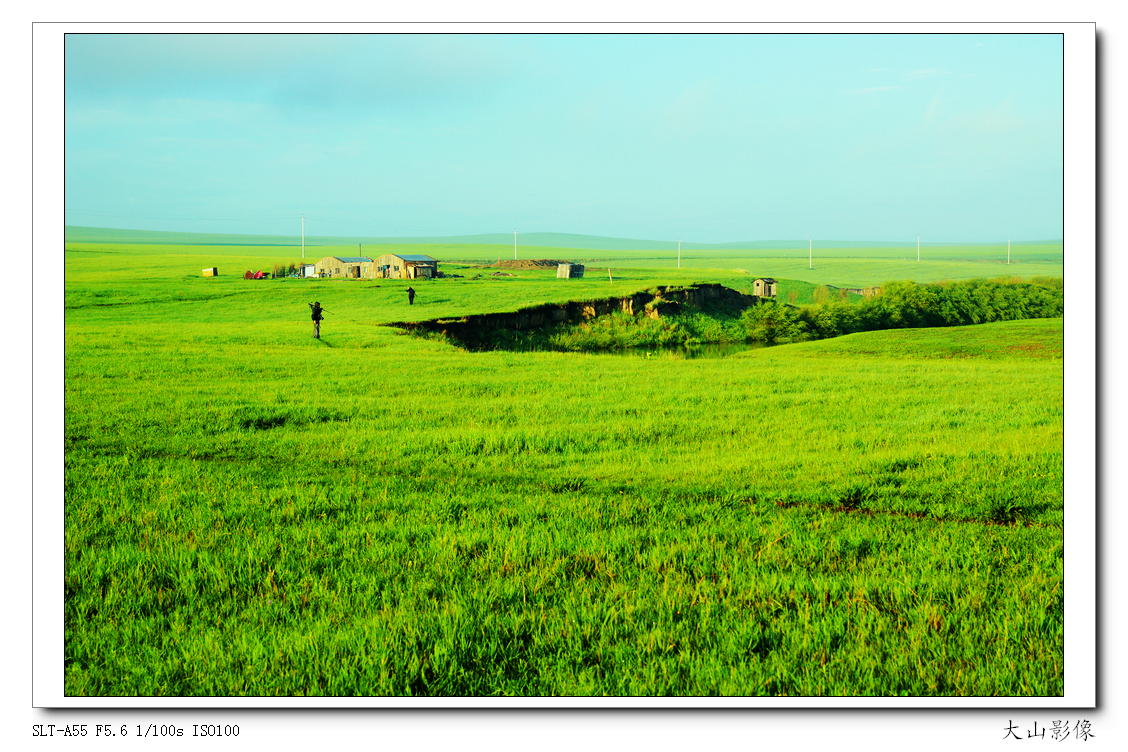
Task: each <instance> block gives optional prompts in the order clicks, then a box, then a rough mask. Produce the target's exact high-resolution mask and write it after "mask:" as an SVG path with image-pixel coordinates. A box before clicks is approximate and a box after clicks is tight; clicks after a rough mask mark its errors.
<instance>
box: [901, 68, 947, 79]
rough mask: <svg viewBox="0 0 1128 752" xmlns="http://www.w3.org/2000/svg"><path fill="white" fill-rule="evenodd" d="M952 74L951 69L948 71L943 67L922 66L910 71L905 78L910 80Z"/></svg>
mask: <svg viewBox="0 0 1128 752" xmlns="http://www.w3.org/2000/svg"><path fill="white" fill-rule="evenodd" d="M947 75H951V71H946V70H943V69H941V68H921V69H920V70H915V71H909V72H908V73H906V74H905V78H907V79H909V80H910V81H912V80H916V79H918V78H932V77H934V76H947Z"/></svg>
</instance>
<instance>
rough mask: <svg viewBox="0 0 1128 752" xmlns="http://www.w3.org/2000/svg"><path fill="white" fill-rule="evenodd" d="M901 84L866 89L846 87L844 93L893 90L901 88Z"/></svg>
mask: <svg viewBox="0 0 1128 752" xmlns="http://www.w3.org/2000/svg"><path fill="white" fill-rule="evenodd" d="M903 88H905V87H903V86H871V87H869V88H868V89H847V90H846V92H845V93H846V94H878V93H880V92H883V91H893V90H894V89H903Z"/></svg>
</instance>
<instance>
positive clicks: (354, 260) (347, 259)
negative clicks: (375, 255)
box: [333, 256, 372, 264]
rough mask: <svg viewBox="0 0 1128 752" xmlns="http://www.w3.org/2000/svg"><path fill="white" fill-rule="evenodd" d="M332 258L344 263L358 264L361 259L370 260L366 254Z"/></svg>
mask: <svg viewBox="0 0 1128 752" xmlns="http://www.w3.org/2000/svg"><path fill="white" fill-rule="evenodd" d="M333 258H335V259H337V260H338V261H342V262H344V263H346V264H359V263H361V262H362V261H371V260H372V259H370V258H368V257H367V256H334V257H333Z"/></svg>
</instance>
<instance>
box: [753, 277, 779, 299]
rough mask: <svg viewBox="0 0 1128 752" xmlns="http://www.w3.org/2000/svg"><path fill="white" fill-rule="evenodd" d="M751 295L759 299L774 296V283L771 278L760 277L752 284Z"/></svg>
mask: <svg viewBox="0 0 1128 752" xmlns="http://www.w3.org/2000/svg"><path fill="white" fill-rule="evenodd" d="M752 294H753V295H756V296H758V297H761V298H774V297H775V296H776V281H775V280H774V279H772V278H771V277H761V278H760V279H757V280H754V281H753V282H752Z"/></svg>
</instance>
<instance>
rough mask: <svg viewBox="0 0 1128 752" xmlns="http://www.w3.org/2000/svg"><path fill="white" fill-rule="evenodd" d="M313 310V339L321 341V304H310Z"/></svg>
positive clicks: (311, 316) (311, 315)
mask: <svg viewBox="0 0 1128 752" xmlns="http://www.w3.org/2000/svg"><path fill="white" fill-rule="evenodd" d="M309 307H310V309H311V314H310V318H311V319H313V338H314V339H321V319H322V318H324V317H323V316H322V315H321V304H320V303H318V302H317V301H316V300H315V301H313V302H312V303H310V304H309Z"/></svg>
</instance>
